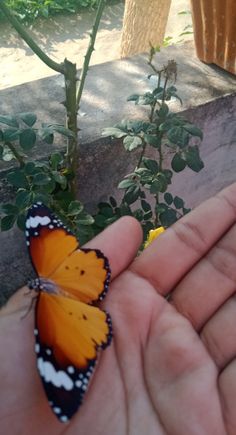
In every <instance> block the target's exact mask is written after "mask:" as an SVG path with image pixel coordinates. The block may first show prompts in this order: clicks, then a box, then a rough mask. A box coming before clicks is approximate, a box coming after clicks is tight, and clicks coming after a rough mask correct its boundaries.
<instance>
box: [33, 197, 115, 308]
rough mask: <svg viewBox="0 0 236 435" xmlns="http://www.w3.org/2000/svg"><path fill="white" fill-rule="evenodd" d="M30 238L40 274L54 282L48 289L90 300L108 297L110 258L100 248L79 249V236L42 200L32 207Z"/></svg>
mask: <svg viewBox="0 0 236 435" xmlns="http://www.w3.org/2000/svg"><path fill="white" fill-rule="evenodd" d="M26 242H27V245H28V249H29V253H30V257H31V260H32V263H33V266H34V268H35V270H36V272H37V274H38V276H39V278H42V280H45V279H47V280H49V281H50V282H53V283H54V288H53V287H50V289H49V288H48V289H47V285H46V284H45V287H44V290H48V291H54V292H60V293H64V294H65V295H66V296H70V297H73V298H75V299H79V300H80V301H83V302H87V303H90V302H95V301H97V300H101V299H103V298H104V296H105V294H106V292H107V289H108V284H109V281H110V268H109V263H108V260H107V259H106V257H105V256H104V255H103V254H102V253H101V252H100V251H99V250H88V249H78V241H77V239H76V237H75V236H74V235H73V234H72V233H71V232H70V231H69V230H68V229H67V228H66V227H65V225H64V224H63V223H62V221H61V220H60V219H59V218H58V217H57V216H56V215H55V214H54V213H52V212H51V210H50V209H49V208H47V207H46V206H45V205H43V204H41V203H36V204H34V205H33V206H32V207H31V208H30V209H29V211H28V215H27V219H26ZM51 289H52V290H51Z"/></svg>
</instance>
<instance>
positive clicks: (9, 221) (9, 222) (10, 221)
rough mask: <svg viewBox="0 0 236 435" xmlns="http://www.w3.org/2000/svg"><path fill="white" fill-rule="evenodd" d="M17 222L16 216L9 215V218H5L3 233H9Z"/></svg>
mask: <svg viewBox="0 0 236 435" xmlns="http://www.w3.org/2000/svg"><path fill="white" fill-rule="evenodd" d="M15 221H16V215H11V214H10V215H8V216H4V217H3V218H2V219H1V231H8V230H10V229H11V228H12V227H13V225H14V223H15Z"/></svg>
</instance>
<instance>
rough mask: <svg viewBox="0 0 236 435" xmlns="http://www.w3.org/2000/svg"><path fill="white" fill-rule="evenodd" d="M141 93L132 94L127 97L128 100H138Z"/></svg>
mask: <svg viewBox="0 0 236 435" xmlns="http://www.w3.org/2000/svg"><path fill="white" fill-rule="evenodd" d="M139 97H140V95H139V94H132V95H130V96H129V97H128V98H127V101H137V100H138V99H139Z"/></svg>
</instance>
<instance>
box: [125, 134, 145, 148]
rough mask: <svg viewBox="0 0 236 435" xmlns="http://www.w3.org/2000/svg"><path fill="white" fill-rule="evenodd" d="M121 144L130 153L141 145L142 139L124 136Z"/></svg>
mask: <svg viewBox="0 0 236 435" xmlns="http://www.w3.org/2000/svg"><path fill="white" fill-rule="evenodd" d="M123 144H124V147H125V149H126V150H127V151H132V150H134V149H135V148H137V147H139V146H140V145H142V139H141V137H139V136H126V137H125V138H124V140H123Z"/></svg>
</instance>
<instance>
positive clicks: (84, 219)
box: [76, 212, 94, 225]
mask: <svg viewBox="0 0 236 435" xmlns="http://www.w3.org/2000/svg"><path fill="white" fill-rule="evenodd" d="M76 222H77V224H78V225H92V224H93V223H94V218H93V216H91V215H90V214H88V213H85V212H83V213H81V214H80V215H79V217H78V219H77V221H76Z"/></svg>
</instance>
